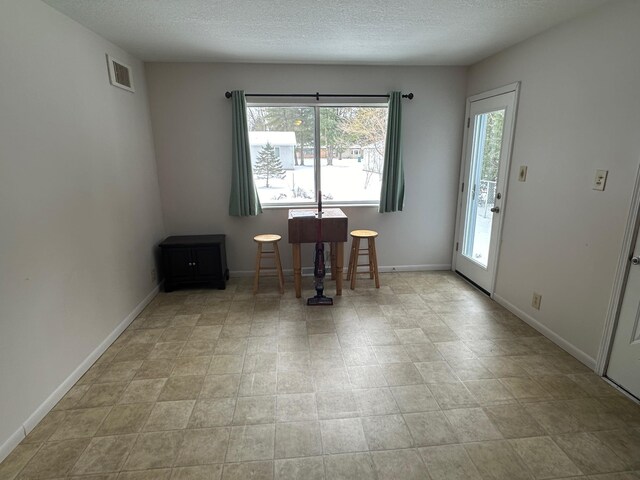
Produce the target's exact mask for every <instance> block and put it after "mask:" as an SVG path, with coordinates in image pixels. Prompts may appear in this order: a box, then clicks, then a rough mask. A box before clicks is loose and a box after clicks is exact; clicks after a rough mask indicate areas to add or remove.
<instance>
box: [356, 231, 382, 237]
mask: <svg viewBox="0 0 640 480" xmlns="http://www.w3.org/2000/svg"><path fill="white" fill-rule="evenodd" d="M351 236H352V237H357V238H376V237H377V236H378V232H375V231H373V230H353V231H352V232H351Z"/></svg>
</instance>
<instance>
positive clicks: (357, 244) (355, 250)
mask: <svg viewBox="0 0 640 480" xmlns="http://www.w3.org/2000/svg"><path fill="white" fill-rule="evenodd" d="M359 252H360V239H359V238H357V237H356V238H354V239H353V254H354V255H353V264H352V266H351V268H352V271H351V285H350V287H351V290H354V289H355V288H356V277H357V276H358V256H359Z"/></svg>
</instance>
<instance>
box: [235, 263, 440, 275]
mask: <svg viewBox="0 0 640 480" xmlns="http://www.w3.org/2000/svg"><path fill="white" fill-rule="evenodd" d="M327 268H328V267H327ZM432 270H451V264H450V263H442V264H430V265H388V266H378V271H379V272H381V273H389V272H424V271H432ZM344 271H345V272H346V271H347V270H346V267H345V270H344ZM282 272H283V273H284V274H285V275H293V269H292V268H283V269H282ZM254 273H255V270H233V271H231V272H229V275H230V276H233V277H253V274H254ZM312 275H313V267H302V276H303V277H307V276H308V277H310V276H312Z"/></svg>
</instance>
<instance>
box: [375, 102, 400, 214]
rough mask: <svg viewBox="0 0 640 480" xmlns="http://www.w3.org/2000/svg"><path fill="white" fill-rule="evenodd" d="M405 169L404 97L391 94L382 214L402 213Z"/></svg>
mask: <svg viewBox="0 0 640 480" xmlns="http://www.w3.org/2000/svg"><path fill="white" fill-rule="evenodd" d="M403 204H404V168H403V167H402V96H401V94H400V92H391V93H389V120H388V122H387V141H386V145H385V148H384V169H383V170H382V190H381V191H380V207H379V208H378V211H379V212H380V213H385V212H396V211H402V206H403Z"/></svg>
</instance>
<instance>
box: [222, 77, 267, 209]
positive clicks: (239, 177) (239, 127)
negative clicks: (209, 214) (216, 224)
mask: <svg viewBox="0 0 640 480" xmlns="http://www.w3.org/2000/svg"><path fill="white" fill-rule="evenodd" d="M231 102H232V104H233V106H232V109H233V113H232V121H233V125H232V127H231V128H232V134H231V138H232V141H233V150H232V154H231V159H232V162H233V169H232V172H231V196H230V198H229V215H233V216H236V217H249V216H252V215H258V214H260V213H262V205H260V199H259V198H258V191H257V190H256V186H255V184H254V183H253V172H252V171H251V148H250V147H249V128H248V127H247V101H246V100H245V97H244V91H243V90H234V91H233V92H231Z"/></svg>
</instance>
